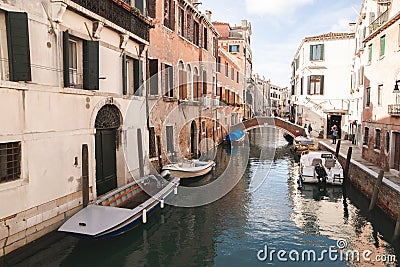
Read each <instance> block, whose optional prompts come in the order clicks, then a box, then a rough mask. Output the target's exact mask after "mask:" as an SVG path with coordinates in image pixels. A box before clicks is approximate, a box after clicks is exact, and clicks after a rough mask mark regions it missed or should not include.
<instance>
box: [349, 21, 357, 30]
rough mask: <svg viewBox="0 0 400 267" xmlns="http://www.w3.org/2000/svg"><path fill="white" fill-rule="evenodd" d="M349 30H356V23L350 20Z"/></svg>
mask: <svg viewBox="0 0 400 267" xmlns="http://www.w3.org/2000/svg"><path fill="white" fill-rule="evenodd" d="M349 30H350V32H355V31H356V23H355V22H350V23H349Z"/></svg>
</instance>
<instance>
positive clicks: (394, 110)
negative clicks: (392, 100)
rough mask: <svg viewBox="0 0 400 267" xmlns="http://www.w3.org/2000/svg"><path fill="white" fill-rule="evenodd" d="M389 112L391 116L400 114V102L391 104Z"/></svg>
mask: <svg viewBox="0 0 400 267" xmlns="http://www.w3.org/2000/svg"><path fill="white" fill-rule="evenodd" d="M388 113H389V115H390V116H400V104H393V105H389V106H388Z"/></svg>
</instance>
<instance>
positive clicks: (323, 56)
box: [319, 44, 325, 60]
mask: <svg viewBox="0 0 400 267" xmlns="http://www.w3.org/2000/svg"><path fill="white" fill-rule="evenodd" d="M320 48H321V51H320V53H321V57H320V58H319V59H320V60H325V45H324V44H321V45H320Z"/></svg>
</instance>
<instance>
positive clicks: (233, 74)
mask: <svg viewBox="0 0 400 267" xmlns="http://www.w3.org/2000/svg"><path fill="white" fill-rule="evenodd" d="M231 79H232V81H234V80H235V69H234V68H233V67H231Z"/></svg>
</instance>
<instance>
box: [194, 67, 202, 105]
mask: <svg viewBox="0 0 400 267" xmlns="http://www.w3.org/2000/svg"><path fill="white" fill-rule="evenodd" d="M200 83H201V82H200V74H199V70H198V69H197V67H195V68H194V72H193V98H194V100H198V99H199V98H200V97H201V91H200V90H201V89H200ZM199 91H200V93H199Z"/></svg>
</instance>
